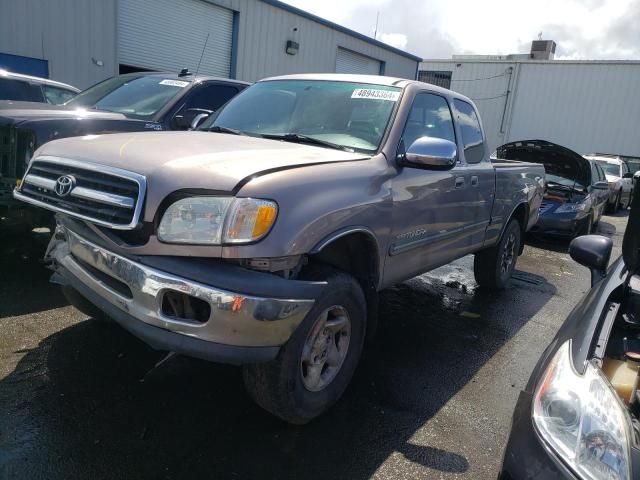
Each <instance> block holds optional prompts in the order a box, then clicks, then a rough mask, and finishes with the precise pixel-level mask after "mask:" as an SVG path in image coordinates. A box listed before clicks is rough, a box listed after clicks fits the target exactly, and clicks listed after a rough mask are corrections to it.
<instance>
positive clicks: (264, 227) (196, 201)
mask: <svg viewBox="0 0 640 480" xmlns="http://www.w3.org/2000/svg"><path fill="white" fill-rule="evenodd" d="M277 214H278V206H277V205H276V203H275V202H273V201H270V200H261V199H257V198H235V197H187V198H183V199H181V200H178V201H176V202H175V203H173V204H171V206H170V207H169V208H168V209H167V210H166V212H165V213H164V215H163V216H162V220H161V221H160V226H159V227H158V240H160V241H161V242H164V243H181V244H193V245H222V244H225V243H235V244H240V243H251V242H255V241H257V240H260V239H261V238H263V237H264V236H265V235H266V234H267V233H269V230H271V227H272V226H273V224H274V223H275V220H276V216H277Z"/></svg>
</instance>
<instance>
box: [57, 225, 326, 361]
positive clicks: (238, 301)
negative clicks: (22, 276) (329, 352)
mask: <svg viewBox="0 0 640 480" xmlns="http://www.w3.org/2000/svg"><path fill="white" fill-rule="evenodd" d="M47 260H49V261H50V262H51V264H52V268H53V269H54V270H55V272H56V273H55V274H54V278H53V280H54V281H55V282H56V283H60V284H62V285H63V286H64V287H65V288H72V289H74V290H75V291H77V292H78V293H79V294H80V295H81V296H82V297H84V298H85V299H87V300H88V301H89V302H90V303H92V304H93V305H95V306H96V307H97V308H99V309H100V310H102V311H103V312H104V313H105V314H106V315H107V316H108V317H110V318H112V319H113V320H115V321H116V322H118V323H119V324H120V325H122V326H123V327H124V328H126V329H127V330H129V331H130V332H131V333H133V334H134V335H136V336H137V337H139V338H141V339H142V340H143V341H145V342H146V343H148V344H150V345H151V346H152V347H154V348H157V349H161V350H170V351H174V352H177V353H183V354H186V355H189V356H194V357H199V358H204V359H207V360H213V361H219V362H224V363H233V364H242V363H254V362H261V361H268V360H270V359H272V358H275V356H276V355H277V353H278V351H279V347H280V346H281V345H283V344H284V343H286V342H287V340H288V339H289V338H290V336H291V335H292V334H293V332H294V331H295V330H296V328H297V327H298V325H299V324H300V323H301V322H302V321H303V319H304V318H305V315H306V314H307V313H308V312H309V310H310V309H311V307H312V306H313V304H314V300H313V299H312V298H313V296H314V295H313V294H311V292H312V290H308V292H309V293H310V295H308V296H309V298H291V297H290V296H288V295H287V294H289V293H291V294H293V295H295V293H296V292H295V287H296V286H298V287H302V288H307V287H311V288H312V289H313V288H317V289H318V291H319V290H320V289H322V288H324V285H323V284H312V283H311V282H300V281H286V280H284V279H282V282H285V283H281V282H278V281H272V282H270V283H271V284H272V285H271V287H269V288H272V289H273V292H272V293H274V295H273V296H267V295H265V296H256V295H249V294H246V293H242V292H238V291H232V290H231V289H229V288H225V285H223V284H221V285H219V286H218V285H216V286H214V285H209V284H206V283H203V282H202V281H198V280H194V279H191V278H188V276H186V275H182V274H181V272H180V273H177V271H179V270H180V269H179V268H177V269H172V270H171V271H172V272H176V273H168V271H163V270H160V269H158V268H156V267H153V266H149V265H145V264H143V263H141V262H140V261H138V260H139V259H133V258H128V257H125V256H122V255H119V254H117V253H114V252H111V251H109V250H107V249H106V248H104V247H102V246H100V245H98V244H97V243H94V242H93V241H91V240H88V239H87V238H84V237H82V236H81V235H79V234H78V233H75V232H74V231H72V230H70V229H69V228H66V227H64V226H62V225H60V224H59V225H58V227H57V229H56V232H55V235H54V237H53V238H52V240H51V243H50V245H49V248H48V251H47ZM152 260H153V259H152ZM172 260H173V261H174V263H175V262H180V260H179V259H172ZM185 262H193V259H191V260H185ZM193 265H194V264H193V263H192V264H191V265H190V266H189V267H188V268H185V271H190V270H192V271H194V272H195V271H196V268H193ZM206 268H217V272H216V274H215V275H216V278H217V279H218V282H219V283H220V282H222V283H225V282H224V279H225V278H227V277H228V279H229V281H228V282H227V283H229V284H233V285H238V284H240V283H243V284H244V285H246V288H247V289H248V290H249V291H264V286H262V287H261V286H259V285H255V284H256V283H258V282H265V281H266V282H268V281H269V280H270V279H271V277H272V276H270V275H269V276H268V278H264V277H263V276H264V275H266V274H261V273H258V272H252V271H249V270H243V269H239V268H238V267H235V266H231V265H225V264H223V263H222V262H220V263H219V264H217V267H212V265H211V264H207V265H206ZM238 275H244V276H245V278H241V279H238V278H237V277H238ZM200 280H202V279H200ZM286 282H289V283H286ZM252 284H253V285H252ZM300 284H303V285H300ZM305 284H306V285H305ZM286 285H291V291H286V290H285V288H286ZM277 293H280V295H279V296H276V295H275V294H277Z"/></svg>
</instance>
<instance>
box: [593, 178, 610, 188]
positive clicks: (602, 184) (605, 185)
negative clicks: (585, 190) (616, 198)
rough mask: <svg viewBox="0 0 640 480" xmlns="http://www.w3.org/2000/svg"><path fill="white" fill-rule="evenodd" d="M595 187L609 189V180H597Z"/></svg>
mask: <svg viewBox="0 0 640 480" xmlns="http://www.w3.org/2000/svg"><path fill="white" fill-rule="evenodd" d="M593 188H595V189H596V190H609V182H605V181H604V180H602V181H600V182H596V183H594V184H593Z"/></svg>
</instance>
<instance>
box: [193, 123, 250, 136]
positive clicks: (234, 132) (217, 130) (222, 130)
mask: <svg viewBox="0 0 640 480" xmlns="http://www.w3.org/2000/svg"><path fill="white" fill-rule="evenodd" d="M203 130H205V131H207V132H215V133H230V134H232V135H247V134H246V133H244V132H242V131H240V130H236V129H235V128H229V127H221V126H220V125H214V126H213V127H209V128H204V129H203Z"/></svg>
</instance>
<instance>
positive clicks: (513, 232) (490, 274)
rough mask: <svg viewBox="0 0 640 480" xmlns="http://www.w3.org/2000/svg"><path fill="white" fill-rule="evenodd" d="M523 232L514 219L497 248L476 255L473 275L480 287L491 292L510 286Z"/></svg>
mask: <svg viewBox="0 0 640 480" xmlns="http://www.w3.org/2000/svg"><path fill="white" fill-rule="evenodd" d="M521 232H522V230H521V229H520V222H518V220H516V219H512V220H511V221H510V222H509V224H508V225H507V228H506V229H505V231H504V233H503V234H502V238H501V239H500V242H498V244H497V245H496V246H494V247H491V248H487V249H486V250H481V251H480V252H478V253H476V254H475V258H474V261H473V273H474V275H475V278H476V282H478V285H480V286H481V287H485V288H488V289H491V290H502V289H504V288H506V287H508V286H509V283H511V275H512V274H513V272H514V270H515V269H516V262H517V260H518V255H519V253H520V242H521V237H522V233H521Z"/></svg>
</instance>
